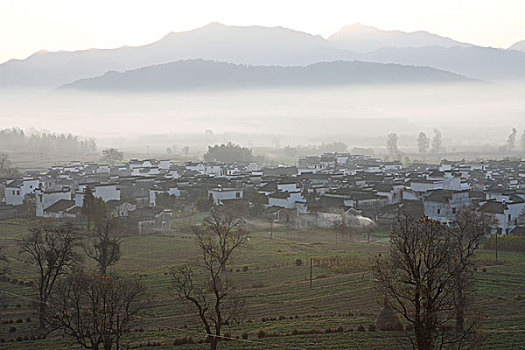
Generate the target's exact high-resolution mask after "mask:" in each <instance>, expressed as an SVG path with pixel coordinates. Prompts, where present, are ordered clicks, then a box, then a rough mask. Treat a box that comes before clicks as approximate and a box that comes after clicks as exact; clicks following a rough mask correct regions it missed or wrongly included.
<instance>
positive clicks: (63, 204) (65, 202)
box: [44, 199, 75, 213]
mask: <svg viewBox="0 0 525 350" xmlns="http://www.w3.org/2000/svg"><path fill="white" fill-rule="evenodd" d="M74 206H75V201H72V200H69V199H61V200H59V201H58V202H56V203H55V204H53V205H52V206H50V207H49V208H47V209H46V210H44V211H45V212H48V213H60V212H63V211H66V210H67V209H70V208H71V207H74Z"/></svg>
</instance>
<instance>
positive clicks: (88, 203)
mask: <svg viewBox="0 0 525 350" xmlns="http://www.w3.org/2000/svg"><path fill="white" fill-rule="evenodd" d="M94 207H95V196H94V195H93V190H91V187H89V186H86V188H85V189H84V197H83V199H82V207H81V209H80V212H81V213H82V215H84V216H85V217H86V218H87V229H88V231H89V230H90V229H91V222H92V221H93V217H94Z"/></svg>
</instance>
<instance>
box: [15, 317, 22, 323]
mask: <svg viewBox="0 0 525 350" xmlns="http://www.w3.org/2000/svg"><path fill="white" fill-rule="evenodd" d="M22 322H24V320H22V319H21V318H19V319H17V320H16V323H22Z"/></svg>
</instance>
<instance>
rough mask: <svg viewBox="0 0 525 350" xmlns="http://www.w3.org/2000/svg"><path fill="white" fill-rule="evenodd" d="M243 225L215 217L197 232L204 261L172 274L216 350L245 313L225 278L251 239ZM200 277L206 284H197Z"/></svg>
mask: <svg viewBox="0 0 525 350" xmlns="http://www.w3.org/2000/svg"><path fill="white" fill-rule="evenodd" d="M242 223H243V221H242V219H239V218H235V217H234V216H232V215H224V214H223V215H220V214H217V213H215V214H214V215H212V216H211V217H208V218H206V219H205V220H204V222H203V228H202V229H200V230H198V231H197V232H196V234H197V246H198V248H199V251H200V253H201V254H202V255H201V258H200V259H199V261H198V262H196V263H195V264H186V265H184V266H181V267H178V268H175V269H173V270H172V271H171V274H172V281H173V285H174V289H175V292H176V293H177V295H178V296H179V297H180V298H181V299H185V300H187V301H189V302H190V303H192V304H193V305H194V307H195V308H196V309H197V313H198V316H199V319H200V321H201V322H202V326H203V328H204V330H205V331H206V334H208V336H209V338H210V339H209V340H210V344H211V349H212V350H214V349H217V346H218V343H219V341H220V338H221V329H222V327H223V326H224V325H226V324H228V323H231V322H236V321H237V322H239V321H240V317H241V316H242V313H243V310H244V302H243V300H242V299H241V298H240V297H238V296H237V295H236V294H235V292H234V289H233V288H232V287H231V286H230V284H229V283H228V281H227V280H226V278H225V271H226V265H227V264H228V263H229V262H230V261H231V258H232V254H233V252H234V251H235V250H236V249H237V248H239V247H241V246H242V245H244V244H245V242H246V239H247V237H246V233H245V231H244V229H243V228H242ZM198 273H201V274H203V275H204V282H201V283H199V282H197V281H198V280H199V281H200V280H201V278H199V277H197V274H198Z"/></svg>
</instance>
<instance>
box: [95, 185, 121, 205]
mask: <svg viewBox="0 0 525 350" xmlns="http://www.w3.org/2000/svg"><path fill="white" fill-rule="evenodd" d="M93 196H95V197H99V198H102V200H103V201H104V202H108V201H111V200H117V201H119V200H120V188H119V187H118V185H117V184H97V185H94V188H93Z"/></svg>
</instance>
